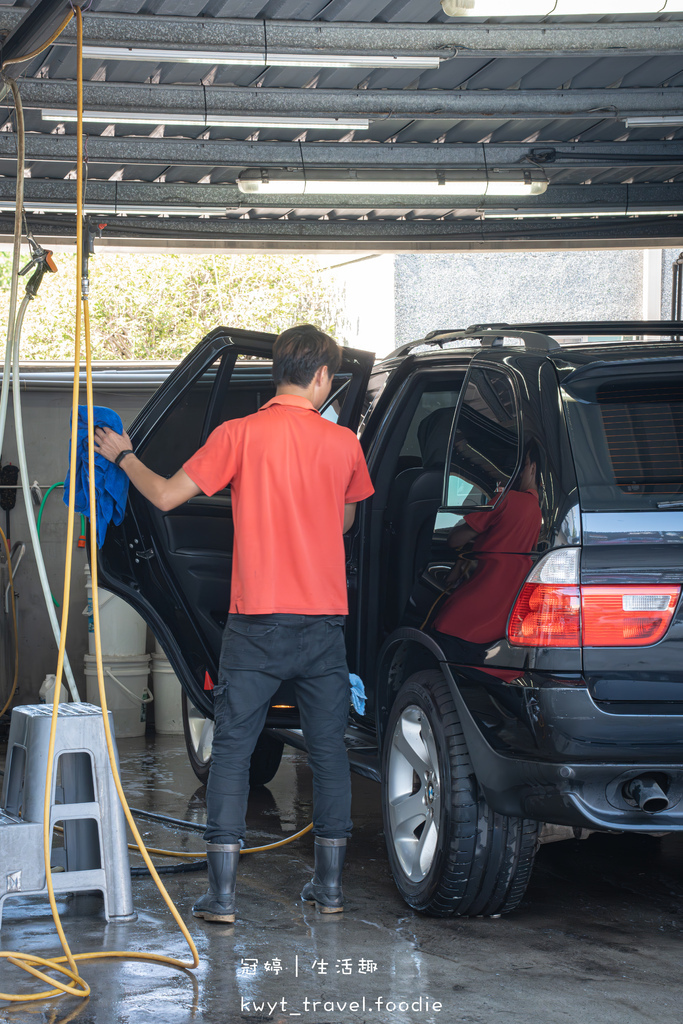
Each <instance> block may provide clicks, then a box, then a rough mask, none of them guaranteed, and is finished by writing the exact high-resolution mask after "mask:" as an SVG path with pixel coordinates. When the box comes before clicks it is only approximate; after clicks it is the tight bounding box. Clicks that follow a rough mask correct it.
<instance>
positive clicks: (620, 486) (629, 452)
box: [564, 363, 683, 511]
mask: <svg viewBox="0 0 683 1024" xmlns="http://www.w3.org/2000/svg"><path fill="white" fill-rule="evenodd" d="M564 397H565V408H566V409H567V415H568V420H569V428H570V437H571V443H572V449H573V452H574V461H575V464H576V474H577V480H578V484H579V493H580V499H581V506H582V508H583V509H584V510H591V511H596V510H597V511H599V510H601V509H638V510H641V509H650V508H666V507H667V504H668V503H671V502H677V501H680V502H681V504H682V505H683V365H681V364H680V363H675V364H673V365H671V366H670V367H669V368H668V372H666V371H663V368H662V367H661V365H660V366H659V367H658V368H657V371H656V372H654V373H653V372H651V371H649V369H648V366H647V364H641V365H640V366H639V367H638V368H637V369H636V368H635V367H628V368H626V367H613V368H612V370H611V372H610V374H609V378H607V373H606V372H605V370H604V369H603V370H597V369H596V370H594V371H592V372H589V373H588V374H586V375H585V376H581V375H579V377H578V379H577V380H575V381H573V380H572V379H571V378H570V380H569V382H568V384H567V386H566V388H565V395H564Z"/></svg>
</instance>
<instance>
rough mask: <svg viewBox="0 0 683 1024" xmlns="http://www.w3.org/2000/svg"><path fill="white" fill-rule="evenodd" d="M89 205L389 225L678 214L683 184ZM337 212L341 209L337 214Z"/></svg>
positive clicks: (192, 194)
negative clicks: (354, 217) (443, 218)
mask: <svg viewBox="0 0 683 1024" xmlns="http://www.w3.org/2000/svg"><path fill="white" fill-rule="evenodd" d="M14 188H15V183H14V180H13V179H12V178H0V206H2V205H5V208H7V205H8V204H9V205H11V204H13V201H14ZM24 201H25V204H26V206H27V208H32V209H36V208H42V205H41V204H44V205H45V206H46V207H50V206H53V205H54V204H59V205H60V206H61V204H73V203H75V201H76V182H75V181H71V180H70V181H63V180H49V179H48V180H45V179H26V181H25V190H24ZM86 208H88V209H90V210H92V212H104V213H108V214H110V215H111V214H113V215H115V214H116V213H121V212H125V213H133V214H135V213H136V211H138V210H139V212H140V214H144V213H145V211H150V210H152V211H154V212H158V213H165V212H167V213H169V214H173V213H174V211H175V212H178V211H180V210H181V209H188V210H192V211H197V212H206V213H207V214H210V215H213V216H218V217H222V216H223V215H224V214H225V213H226V212H235V213H238V212H245V211H248V210H257V211H259V214H258V216H262V217H264V218H265V217H267V216H269V211H272V214H271V215H273V216H281V215H282V214H287V213H288V212H289V211H290V210H307V211H311V215H312V216H324V215H328V214H329V213H333V214H335V211H337V213H338V211H340V210H348V211H354V210H355V211H359V212H366V211H371V212H372V211H381V210H387V211H391V212H390V213H388V214H387V215H386V216H385V217H384V218H383V223H391V222H392V221H394V222H395V221H396V220H397V218H398V217H399V216H404V215H405V214H406V213H410V211H411V210H414V209H419V210H434V211H441V212H448V211H456V213H457V215H458V216H470V217H474V216H477V215H479V214H481V213H482V212H489V213H490V214H491V215H493V214H498V215H500V214H503V213H504V214H508V215H519V216H523V215H529V214H546V215H547V216H560V215H562V214H563V213H569V214H571V213H573V212H578V213H585V214H587V215H595V216H597V215H600V214H603V213H610V212H611V213H618V214H624V215H627V214H642V213H648V212H649V211H651V212H653V213H660V212H663V211H664V212H667V213H670V212H672V211H675V212H679V211H680V212H681V213H683V183H682V184H629V185H620V184H616V185H611V184H604V185H601V184H598V185H551V187H550V188H549V189H548V191H547V192H546V193H545V194H544V195H541V196H516V197H514V198H510V199H506V200H503V199H501V198H500V197H497V196H488V197H472V196H467V197H462V198H459V197H453V196H450V197H445V198H444V197H441V196H421V197H420V198H419V200H411V199H406V198H405V197H401V198H397V197H392V196H376V195H367V196H348V195H337V196H326V197H325V198H324V201H323V200H321V197H320V196H305V195H304V196H301V195H282V196H278V195H267V196H265V195H264V196H261V195H243V194H242V193H241V192H240V191H239V190H238V189H237V187H236V186H235V185H208V184H207V185H195V184H184V183H182V182H180V183H170V182H169V183H167V182H151V183H147V182H137V181H93V180H90V181H89V182H88V187H87V192H86ZM335 215H336V214H335Z"/></svg>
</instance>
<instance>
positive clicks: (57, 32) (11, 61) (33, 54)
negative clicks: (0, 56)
mask: <svg viewBox="0 0 683 1024" xmlns="http://www.w3.org/2000/svg"><path fill="white" fill-rule="evenodd" d="M73 16H74V12H73V11H69V13H68V14H67V16H66V18H65V19H64V21H63V22H62V23H61V25H60V26H59V28H57V29H55V31H54V32H53V33H52V35H51V36H50V38H49V39H48V40H47V41H46V42H44V43H43V44H42V46H39V47H38V49H37V50H32V51H31V53H25V54H24V55H23V57H10V58H9V59H8V60H5V61H3V62H2V65H0V70H1V69H2V68H6V67H7V65H8V64H23V63H24V61H25V60H33V58H34V57H37V56H38V55H39V54H41V53H42V52H43V50H47V48H48V46H52V44H53V43H54V41H55V39H56V38H57V36H60V35H61V34H62V32H63V31H64V29H65V28H66V26H67V25H68V24H69V22H70V21H71V19H72V18H73Z"/></svg>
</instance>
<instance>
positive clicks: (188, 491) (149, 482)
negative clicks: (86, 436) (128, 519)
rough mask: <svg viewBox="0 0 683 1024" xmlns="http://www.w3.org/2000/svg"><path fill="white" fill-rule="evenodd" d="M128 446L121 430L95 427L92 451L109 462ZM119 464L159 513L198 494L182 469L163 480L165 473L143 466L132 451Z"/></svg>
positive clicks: (130, 444)
mask: <svg viewBox="0 0 683 1024" xmlns="http://www.w3.org/2000/svg"><path fill="white" fill-rule="evenodd" d="M132 447H133V444H132V442H131V439H130V438H129V437H128V434H127V433H126V432H125V430H124V431H123V433H122V434H117V433H116V431H115V430H112V429H111V427H95V451H96V452H99V454H100V455H104V457H105V459H108V460H109V462H115V461H116V456H117V455H118V454H119V453H120V452H125V451H126V449H127V448H131V449H132ZM119 467H120V468H121V469H122V470H123V471H124V473H125V474H126V475H127V477H128V479H129V480H130V482H131V483H132V484H133V486H134V487H136V488H137V489H138V491H140V494H143V495H144V496H145V498H147V500H148V501H151V502H152V504H153V505H156V507H157V508H159V509H161V511H162V512H168V511H170V510H171V509H172V508H177V507H178V505H182V504H183V503H184V502H186V501H189V500H190V498H194V497H195V496H196V495H197V494H201V493H202V492H201V489H200V488H199V487H197V485H196V483H195V482H194V480H191V479H190V477H189V476H188V475H187V473H186V472H185V470H184V469H179V470H178V472H177V473H174V475H173V476H172V477H171V478H170V479H169V480H167V479H166V477H165V476H160V475H159V473H154V472H152V470H151V469H148V468H147V466H144V465H143V464H142V462H140V460H139V459H138V458H137V457H136V456H135V455H134V454H133V455H126V457H125V458H124V459H121V462H120V463H119Z"/></svg>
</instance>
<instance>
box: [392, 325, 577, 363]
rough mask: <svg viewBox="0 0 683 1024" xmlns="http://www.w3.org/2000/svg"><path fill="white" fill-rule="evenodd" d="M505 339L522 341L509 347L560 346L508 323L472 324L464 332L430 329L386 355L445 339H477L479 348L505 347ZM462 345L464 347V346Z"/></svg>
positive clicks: (536, 348) (545, 349)
mask: <svg viewBox="0 0 683 1024" xmlns="http://www.w3.org/2000/svg"><path fill="white" fill-rule="evenodd" d="M506 338H514V339H515V340H516V341H521V342H522V345H520V346H517V345H515V346H510V347H515V348H524V349H526V350H528V351H532V352H533V351H535V352H554V351H555V350H556V349H559V347H560V346H559V344H558V342H557V341H555V339H554V338H549V337H548V335H547V334H540V333H538V332H537V331H525V330H519V329H518V328H515V327H510V326H509V325H508V324H475V326H474V327H468V328H467V329H466V330H464V331H444V332H441V331H432V332H430V334H428V335H427V336H426V337H425V338H420V339H418V340H417V341H410V342H408V343H407V344H406V345H401V346H400V347H399V348H397V349H395V350H394V351H393V352H391V353H389V356H390V357H396V356H406V355H408V354H409V353H410V352H413V351H414V350H415V349H417V348H421V347H429V346H438V347H439V348H443V347H444V345H445V344H446V343H447V342H452V341H469V340H470V339H472V342H473V343H474V344H476V343H477V342H478V343H479V345H480V346H481V348H504V347H505V339H506ZM462 347H463V348H465V347H467V346H464V345H463V346H462Z"/></svg>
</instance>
